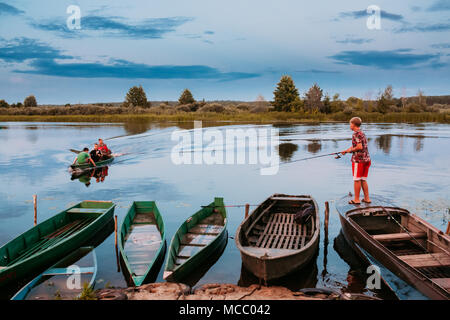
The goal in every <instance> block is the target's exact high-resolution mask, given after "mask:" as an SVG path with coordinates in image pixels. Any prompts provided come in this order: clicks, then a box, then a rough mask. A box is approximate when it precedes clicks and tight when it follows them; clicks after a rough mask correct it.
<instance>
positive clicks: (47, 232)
mask: <svg viewBox="0 0 450 320" xmlns="http://www.w3.org/2000/svg"><path fill="white" fill-rule="evenodd" d="M114 208H115V205H114V204H113V203H112V202H107V201H83V202H80V203H78V204H76V205H74V206H72V207H70V208H68V209H66V210H64V211H62V212H60V213H58V214H57V215H55V216H53V217H51V218H49V219H47V220H45V221H44V222H41V223H40V224H38V225H36V226H35V227H33V228H31V229H30V230H28V231H26V232H25V233H23V234H22V235H20V236H18V237H17V238H15V239H13V240H11V241H10V242H8V243H7V244H5V245H4V246H2V247H1V248H0V287H3V286H6V285H9V284H11V283H13V282H17V281H20V280H22V279H24V278H27V277H30V276H32V275H33V274H37V273H39V272H42V271H43V270H45V269H46V268H48V267H49V266H50V265H52V264H53V263H55V262H56V261H58V260H59V259H61V258H62V257H64V256H66V255H67V254H69V253H70V252H72V251H73V250H75V249H77V248H79V247H81V246H82V245H83V244H84V243H86V242H87V241H89V240H90V239H91V238H92V237H93V236H95V234H96V232H97V231H99V230H102V228H103V227H105V225H106V224H107V223H108V222H109V221H110V220H111V219H112V218H113V214H114Z"/></svg>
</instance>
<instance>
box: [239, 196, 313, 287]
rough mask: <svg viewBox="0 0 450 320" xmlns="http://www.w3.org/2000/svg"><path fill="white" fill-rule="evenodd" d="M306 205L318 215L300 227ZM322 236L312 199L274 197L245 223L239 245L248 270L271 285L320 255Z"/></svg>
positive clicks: (242, 226)
mask: <svg viewBox="0 0 450 320" xmlns="http://www.w3.org/2000/svg"><path fill="white" fill-rule="evenodd" d="M305 203H310V204H311V205H312V206H313V207H314V209H315V210H314V211H315V212H314V215H313V216H311V218H310V219H309V220H308V221H307V222H306V223H304V224H297V223H296V222H295V221H294V217H295V213H296V212H297V211H299V210H300V208H301V207H302V206H303V205H304V204H305ZM319 233H320V221H319V208H318V206H317V203H316V201H315V200H314V199H313V198H312V197H311V196H307V195H298V196H295V195H286V194H274V195H272V196H270V197H269V198H267V199H266V200H265V201H264V202H263V203H261V204H260V205H259V206H258V207H257V208H256V209H255V210H254V211H253V212H252V213H251V214H250V215H249V216H248V217H247V219H245V220H244V221H243V222H242V223H241V225H240V226H239V227H238V229H237V231H236V236H235V241H236V246H237V247H238V249H239V251H240V252H241V257H242V263H243V264H244V266H245V268H246V269H247V270H249V271H250V272H252V273H253V274H254V275H255V276H257V277H258V278H259V279H262V280H265V281H268V280H273V279H277V278H281V277H284V276H286V275H288V274H290V273H292V272H294V271H295V270H298V269H300V268H302V267H303V266H305V265H306V264H307V263H308V262H309V261H310V260H311V259H312V258H313V257H314V256H315V253H316V252H317V249H318V246H319Z"/></svg>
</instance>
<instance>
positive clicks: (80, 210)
mask: <svg viewBox="0 0 450 320" xmlns="http://www.w3.org/2000/svg"><path fill="white" fill-rule="evenodd" d="M106 210H107V209H93V208H72V209H70V210H67V212H68V213H103V212H106Z"/></svg>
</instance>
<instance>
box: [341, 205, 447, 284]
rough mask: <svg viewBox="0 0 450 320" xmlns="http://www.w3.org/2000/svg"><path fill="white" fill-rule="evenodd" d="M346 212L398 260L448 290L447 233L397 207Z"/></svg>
mask: <svg viewBox="0 0 450 320" xmlns="http://www.w3.org/2000/svg"><path fill="white" fill-rule="evenodd" d="M347 216H348V218H350V219H351V220H352V221H354V222H355V223H356V224H357V225H358V226H360V227H361V228H362V229H364V230H365V231H366V232H367V233H368V234H369V235H370V236H372V238H373V239H374V240H377V241H378V242H379V243H381V244H382V245H383V246H384V247H385V248H387V249H388V250H390V251H391V252H392V253H393V254H395V255H396V256H397V257H398V258H399V259H400V260H402V261H403V262H405V263H406V264H408V265H409V266H411V267H413V268H415V269H417V270H418V271H419V272H420V273H422V274H423V275H424V276H425V277H427V278H429V279H431V281H433V282H434V283H435V284H437V285H439V286H441V287H442V288H444V289H446V290H447V291H449V290H450V237H449V236H448V235H445V234H444V233H443V232H442V231H440V230H438V229H437V228H435V227H434V226H432V225H430V224H429V223H427V222H426V221H424V220H423V219H420V218H419V217H417V216H415V215H410V214H409V212H408V211H406V210H404V209H399V208H388V207H372V208H364V209H360V210H353V211H351V212H350V213H347Z"/></svg>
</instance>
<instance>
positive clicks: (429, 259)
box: [398, 253, 450, 268]
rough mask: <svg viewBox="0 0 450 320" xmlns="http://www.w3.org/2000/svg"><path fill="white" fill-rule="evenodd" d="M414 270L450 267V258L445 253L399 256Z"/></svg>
mask: <svg viewBox="0 0 450 320" xmlns="http://www.w3.org/2000/svg"><path fill="white" fill-rule="evenodd" d="M398 257H399V258H400V259H401V260H403V261H404V262H405V263H407V264H409V265H410V266H411V267H413V268H425V267H442V266H450V256H449V255H447V254H445V253H431V254H414V255H407V256H398Z"/></svg>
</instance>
